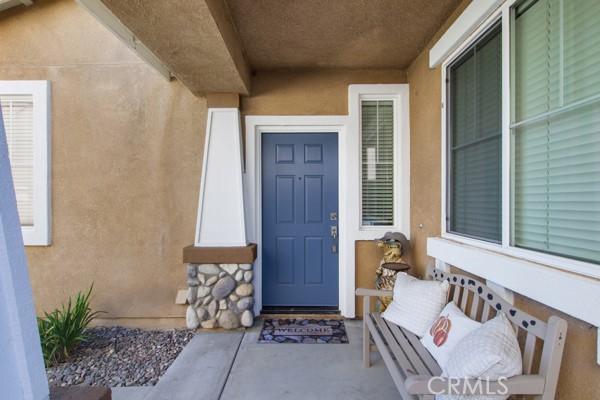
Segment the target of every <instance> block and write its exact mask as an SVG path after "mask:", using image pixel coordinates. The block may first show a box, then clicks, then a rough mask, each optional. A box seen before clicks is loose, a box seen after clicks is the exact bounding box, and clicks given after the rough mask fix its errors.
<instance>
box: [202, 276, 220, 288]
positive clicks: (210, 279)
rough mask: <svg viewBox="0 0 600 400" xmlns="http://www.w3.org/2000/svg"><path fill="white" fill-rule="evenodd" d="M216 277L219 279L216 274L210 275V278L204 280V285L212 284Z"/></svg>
mask: <svg viewBox="0 0 600 400" xmlns="http://www.w3.org/2000/svg"><path fill="white" fill-rule="evenodd" d="M218 279H219V277H218V276H212V277H210V278H208V279H207V280H206V283H205V285H206V286H212V285H214V283H215V282H216V281H217V280H218Z"/></svg>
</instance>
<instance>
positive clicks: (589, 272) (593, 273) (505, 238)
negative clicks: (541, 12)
mask: <svg viewBox="0 0 600 400" xmlns="http://www.w3.org/2000/svg"><path fill="white" fill-rule="evenodd" d="M514 3H515V0H508V1H506V2H505V3H504V4H503V5H502V7H501V8H500V9H498V10H496V11H495V12H494V13H492V14H491V15H490V16H489V18H488V19H487V20H486V21H484V22H483V23H482V24H481V26H479V27H478V29H477V30H475V31H474V32H473V33H472V34H471V36H469V37H468V38H467V39H466V40H465V42H464V43H462V44H461V45H460V46H459V47H457V48H456V49H455V50H454V52H453V53H452V54H451V55H450V57H449V58H448V59H447V60H445V61H444V62H443V64H442V109H441V113H442V118H441V121H442V127H441V135H442V137H441V143H442V148H441V160H442V191H441V194H442V202H441V206H442V209H441V217H442V218H441V232H442V237H445V238H448V239H451V240H455V241H459V242H462V243H466V244H470V245H473V246H478V247H481V248H483V249H487V250H492V251H497V252H502V253H504V254H507V255H511V256H513V257H518V258H522V259H525V260H529V261H533V262H536V263H540V264H544V265H548V266H550V267H553V268H558V269H563V270H565V271H568V272H572V273H576V274H581V275H586V276H590V277H592V278H595V279H600V268H598V266H597V265H595V264H592V263H588V262H584V261H578V260H573V259H569V258H567V257H561V256H556V255H551V254H545V253H541V252H536V251H533V250H527V249H521V248H517V247H513V246H512V245H511V242H510V238H511V236H512V235H511V232H510V230H511V227H512V223H511V219H510V218H511V214H512V213H511V208H510V204H511V198H510V196H511V193H512V191H511V190H510V185H511V168H510V164H511V143H510V126H509V124H510V107H511V106H512V105H511V103H510V92H511V91H510V85H511V82H510V74H509V69H510V65H511V50H510V42H511V35H510V27H509V21H510V13H511V7H512V5H513V4H514ZM499 19H502V44H503V48H502V57H503V58H502V64H503V72H502V89H503V95H502V96H503V101H502V218H503V220H502V244H494V243H490V242H486V241H483V240H477V239H472V238H467V237H464V236H460V235H457V234H452V233H449V232H448V229H447V223H446V217H447V208H446V206H447V199H446V195H447V184H448V171H447V129H448V127H447V118H446V110H445V102H446V79H447V67H448V65H449V64H450V63H452V61H453V60H454V59H455V58H456V57H458V56H459V55H460V54H461V53H462V51H463V50H464V49H466V48H467V47H469V46H470V45H471V44H472V43H473V42H474V41H476V40H477V39H478V38H479V36H481V35H482V34H483V33H484V32H485V31H486V30H487V29H489V28H490V27H491V26H492V25H493V24H494V23H496V22H497V21H498V20H499ZM484 278H485V276H484ZM523 294H525V295H527V293H523Z"/></svg>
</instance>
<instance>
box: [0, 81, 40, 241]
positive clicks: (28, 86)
mask: <svg viewBox="0 0 600 400" xmlns="http://www.w3.org/2000/svg"><path fill="white" fill-rule="evenodd" d="M0 94H1V95H11V94H13V95H15V94H16V95H31V96H32V99H33V225H32V226H21V231H22V233H23V242H24V243H25V246H49V245H50V243H51V188H50V183H51V179H50V176H51V175H50V174H51V167H50V162H51V161H50V160H51V125H52V124H51V115H50V114H51V113H50V110H51V107H50V104H51V103H50V81H0Z"/></svg>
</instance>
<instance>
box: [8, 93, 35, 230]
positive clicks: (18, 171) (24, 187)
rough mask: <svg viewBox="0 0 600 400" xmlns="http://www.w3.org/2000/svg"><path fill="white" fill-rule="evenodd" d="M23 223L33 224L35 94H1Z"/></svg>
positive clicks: (18, 205)
mask: <svg viewBox="0 0 600 400" xmlns="http://www.w3.org/2000/svg"><path fill="white" fill-rule="evenodd" d="M0 106H1V107H2V116H3V120H4V128H5V131H6V139H7V142H8V154H9V158H10V165H11V170H12V176H13V181H14V185H15V192H16V196H17V208H18V211H19V217H20V219H21V225H24V226H32V225H33V96H31V95H0Z"/></svg>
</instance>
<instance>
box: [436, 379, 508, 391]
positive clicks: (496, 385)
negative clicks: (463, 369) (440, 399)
mask: <svg viewBox="0 0 600 400" xmlns="http://www.w3.org/2000/svg"><path fill="white" fill-rule="evenodd" d="M506 380H507V378H505V377H500V378H499V379H497V380H493V381H492V380H487V379H464V378H445V377H441V376H434V377H433V378H431V379H430V380H429V381H428V382H427V389H428V390H429V392H430V393H432V394H484V395H500V396H504V395H507V394H508V386H506V383H505V382H506Z"/></svg>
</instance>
